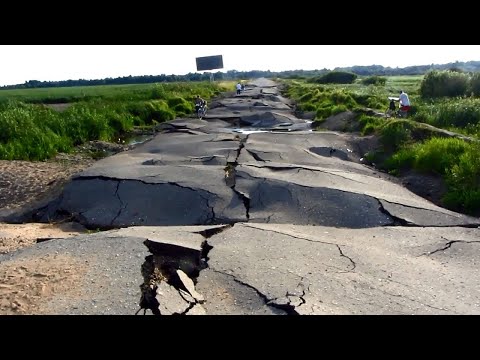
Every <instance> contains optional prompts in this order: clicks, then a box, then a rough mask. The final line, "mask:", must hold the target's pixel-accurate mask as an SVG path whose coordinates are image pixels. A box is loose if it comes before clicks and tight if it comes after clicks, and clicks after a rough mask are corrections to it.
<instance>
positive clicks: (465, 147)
mask: <svg viewBox="0 0 480 360" xmlns="http://www.w3.org/2000/svg"><path fill="white" fill-rule="evenodd" d="M479 154H480V144H479V143H477V142H474V143H468V142H466V141H463V140H460V139H455V138H443V139H440V138H432V139H429V140H427V141H425V142H423V143H416V144H413V145H410V146H407V147H404V148H402V149H401V150H400V151H398V152H397V153H395V154H394V155H393V156H392V157H391V158H389V159H388V160H387V161H386V162H385V164H384V166H385V167H386V168H387V169H390V170H400V171H401V170H406V169H415V170H417V171H420V172H423V173H431V174H437V175H440V176H442V177H444V178H445V180H446V183H447V192H446V194H445V196H444V197H443V199H442V201H443V202H444V205H445V206H446V207H448V208H450V209H453V210H457V211H461V212H466V213H470V214H479V213H480V157H479Z"/></svg>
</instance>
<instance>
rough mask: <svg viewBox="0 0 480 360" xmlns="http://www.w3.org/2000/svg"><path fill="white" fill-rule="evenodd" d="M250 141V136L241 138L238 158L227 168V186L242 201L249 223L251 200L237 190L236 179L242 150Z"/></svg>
mask: <svg viewBox="0 0 480 360" xmlns="http://www.w3.org/2000/svg"><path fill="white" fill-rule="evenodd" d="M247 140H248V135H246V136H245V137H243V138H241V139H240V141H239V144H238V149H237V156H236V157H235V160H234V161H232V162H228V163H227V166H226V167H225V184H226V185H227V186H228V187H230V188H231V189H232V190H233V192H234V193H235V194H236V195H237V196H238V198H239V199H240V200H241V201H242V203H243V206H244V207H245V217H246V219H247V221H249V220H250V198H249V197H248V196H247V195H246V194H244V193H242V192H241V191H239V190H237V189H236V188H235V186H236V177H237V166H238V158H239V157H240V154H241V152H242V149H243V148H244V147H245V143H246V142H247Z"/></svg>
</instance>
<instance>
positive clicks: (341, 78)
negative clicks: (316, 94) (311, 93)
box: [308, 71, 357, 84]
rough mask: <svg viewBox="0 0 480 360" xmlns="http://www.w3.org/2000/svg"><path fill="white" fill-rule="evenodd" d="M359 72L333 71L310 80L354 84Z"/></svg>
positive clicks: (323, 82) (321, 82)
mask: <svg viewBox="0 0 480 360" xmlns="http://www.w3.org/2000/svg"><path fill="white" fill-rule="evenodd" d="M356 79H357V74H354V73H351V72H345V71H331V72H328V73H326V74H324V75H321V76H318V77H314V78H312V79H309V80H308V82H311V83H317V84H352V83H353V82H354V81H355V80H356Z"/></svg>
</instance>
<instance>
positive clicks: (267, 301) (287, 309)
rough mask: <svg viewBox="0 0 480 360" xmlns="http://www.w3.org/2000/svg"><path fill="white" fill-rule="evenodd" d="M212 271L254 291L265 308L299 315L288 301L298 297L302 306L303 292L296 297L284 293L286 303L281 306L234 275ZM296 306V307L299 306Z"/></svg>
mask: <svg viewBox="0 0 480 360" xmlns="http://www.w3.org/2000/svg"><path fill="white" fill-rule="evenodd" d="M211 270H212V271H214V272H216V273H219V274H222V275H225V276H229V277H231V278H232V279H233V281H235V282H236V283H238V284H240V285H243V286H246V287H248V288H249V289H252V290H253V291H255V293H256V294H257V295H258V296H259V297H260V298H261V299H262V300H263V302H264V303H265V305H267V306H270V307H273V308H275V309H278V310H282V311H284V312H285V313H286V314H287V315H300V314H299V313H298V312H297V311H296V310H295V307H296V306H295V305H292V299H290V297H293V296H295V297H298V298H299V299H300V301H301V304H300V305H303V304H305V299H304V298H303V296H305V291H303V293H302V294H301V295H300V296H298V295H291V294H289V293H288V291H287V293H286V295H285V298H286V299H288V302H287V303H285V304H281V303H277V302H276V301H277V300H279V299H277V298H275V299H269V298H268V297H267V296H266V295H265V294H264V293H262V292H261V291H260V290H258V289H257V288H256V287H255V286H253V285H250V284H248V283H246V282H243V281H242V280H240V279H238V278H237V277H236V276H235V275H232V274H229V273H226V272H223V271H220V270H215V269H211ZM300 305H298V306H300Z"/></svg>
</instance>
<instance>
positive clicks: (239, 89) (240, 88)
mask: <svg viewBox="0 0 480 360" xmlns="http://www.w3.org/2000/svg"><path fill="white" fill-rule="evenodd" d="M236 88H237V95H240V93H241V92H242V84H240V81H239V82H238V83H237V86H236Z"/></svg>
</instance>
